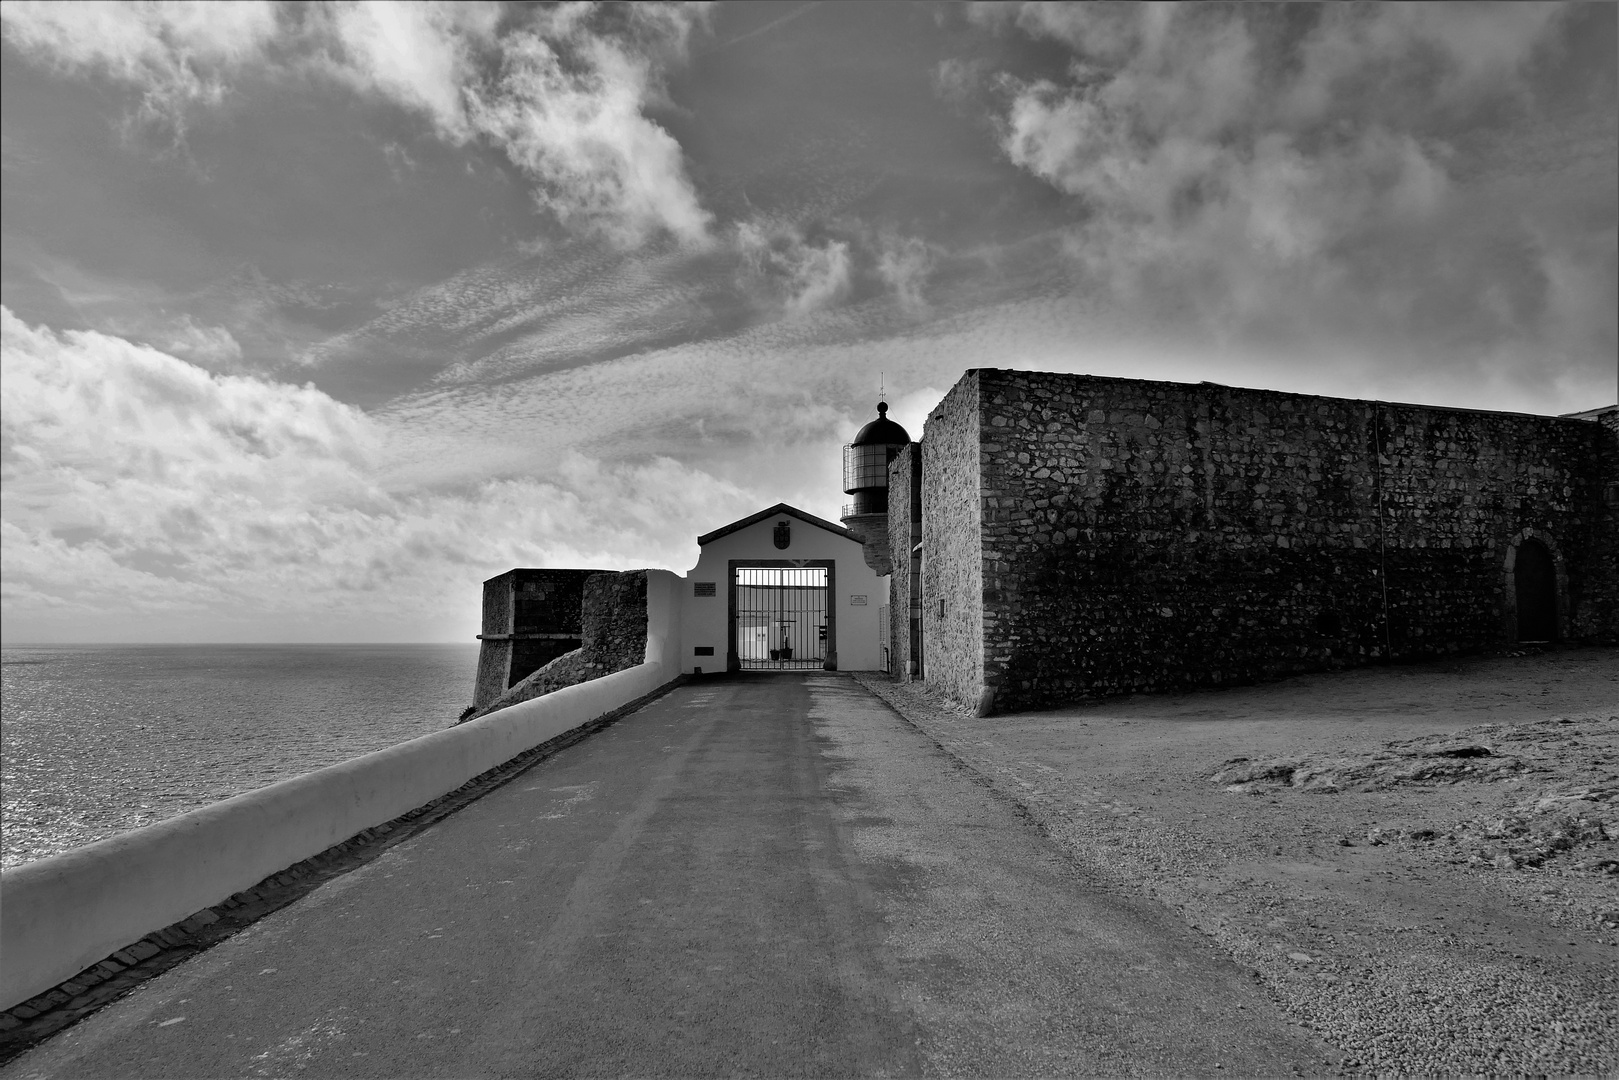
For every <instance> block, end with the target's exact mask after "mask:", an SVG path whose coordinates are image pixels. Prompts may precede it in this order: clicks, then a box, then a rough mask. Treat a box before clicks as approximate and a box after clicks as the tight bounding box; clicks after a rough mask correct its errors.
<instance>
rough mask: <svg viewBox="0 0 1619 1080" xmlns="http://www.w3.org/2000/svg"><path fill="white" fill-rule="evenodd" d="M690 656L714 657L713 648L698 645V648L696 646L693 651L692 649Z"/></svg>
mask: <svg viewBox="0 0 1619 1080" xmlns="http://www.w3.org/2000/svg"><path fill="white" fill-rule="evenodd" d="M691 654H692V655H693V656H713V655H714V646H712V645H699V646H697V647H696V648H695V649H693V650H692V651H691Z"/></svg>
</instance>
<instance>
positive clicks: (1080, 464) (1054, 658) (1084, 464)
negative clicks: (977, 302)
mask: <svg viewBox="0 0 1619 1080" xmlns="http://www.w3.org/2000/svg"><path fill="white" fill-rule="evenodd" d="M922 460H923V479H922V487H923V498H924V503H925V506H926V515H925V519H924V524H923V544H924V549H923V550H924V557H925V562H924V571H923V578H924V587H925V601H924V603H925V605H926V606H927V607H928V608H929V609H930V610H926V611H924V618H925V620H926V621H925V626H926V632H925V637H926V642H925V648H926V660H927V671H926V677H927V678H928V679H929V680H930V681H937V682H938V683H939V684H940V685H941V686H942V688H943V689H945V690H946V692H948V693H949V694H950V695H951V696H952V697H954V698H956V699H957V700H959V701H961V702H962V703H963V704H966V705H969V706H973V705H976V706H978V707H979V709H980V711H981V712H982V711H986V710H987V708H988V702H990V701H992V702H993V707H994V708H995V709H996V710H997V711H1000V710H1003V709H1028V708H1041V707H1049V706H1054V705H1057V704H1061V703H1065V702H1070V701H1074V700H1076V699H1079V698H1083V697H1094V696H1101V695H1108V694H1118V693H1128V692H1140V691H1164V690H1178V689H1189V688H1196V687H1215V686H1227V685H1232V684H1237V683H1246V682H1253V681H1257V680H1262V679H1270V678H1276V677H1281V676H1285V675H1289V674H1293V673H1297V672H1305V671H1320V670H1325V669H1332V668H1340V667H1346V666H1352V665H1358V664H1364V663H1368V662H1374V661H1380V660H1385V659H1393V660H1406V659H1417V658H1422V657H1431V656H1435V655H1440V654H1445V653H1453V652H1462V651H1472V650H1478V649H1481V648H1485V647H1488V646H1491V645H1495V644H1501V643H1506V642H1511V641H1513V640H1515V634H1516V624H1515V622H1514V604H1515V601H1514V599H1513V592H1512V579H1511V576H1510V574H1509V572H1508V565H1509V561H1508V555H1509V552H1512V551H1514V550H1515V549H1516V545H1517V544H1519V543H1520V542H1521V541H1522V540H1523V539H1524V538H1526V537H1531V536H1532V537H1535V538H1538V539H1540V540H1541V541H1542V542H1543V543H1545V544H1546V546H1547V548H1548V549H1550V550H1551V552H1552V554H1553V556H1554V558H1555V560H1556V562H1557V566H1558V580H1559V585H1560V590H1561V595H1560V597H1559V602H1560V605H1561V607H1560V611H1561V618H1560V621H1561V628H1562V633H1563V636H1564V637H1568V638H1573V639H1578V640H1585V641H1589V642H1594V643H1609V644H1613V643H1619V631H1616V624H1615V620H1616V618H1619V616H1616V606H1619V605H1616V594H1619V555H1616V552H1615V547H1616V543H1615V537H1616V533H1619V524H1616V522H1615V509H1614V508H1613V507H1611V506H1609V505H1607V504H1606V502H1605V500H1604V491H1603V486H1604V481H1605V480H1612V479H1619V420H1616V418H1615V416H1614V415H1613V414H1611V413H1610V414H1608V415H1605V416H1602V417H1599V418H1598V419H1597V420H1595V421H1593V420H1591V419H1572V418H1555V417H1540V416H1525V415H1519V414H1509V413H1486V412H1472V411H1462V410H1453V409H1443V408H1429V407H1422V406H1413V405H1394V404H1386V403H1380V402H1371V401H1352V400H1344V399H1337V398H1325V397H1313V396H1307V395H1301V394H1284V393H1277V392H1273V391H1263V390H1245V389H1234V388H1228V387H1223V386H1216V385H1213V384H1208V383H1204V384H1201V385H1191V384H1180V383H1160V382H1145V381H1141V380H1133V379H1111V378H1100V377H1094V376H1083V375H1066V374H1047V373H1038V372H1021V371H1002V370H994V369H980V370H975V371H969V372H968V373H967V374H966V375H965V376H964V377H963V378H962V380H961V381H960V382H958V383H957V384H956V386H955V387H954V388H953V389H952V390H951V391H950V393H949V394H948V395H946V397H945V399H944V401H942V402H941V403H940V405H939V407H938V408H937V409H935V410H934V412H933V414H932V415H930V416H929V418H928V426H927V437H926V440H925V442H924V443H923V445H922ZM939 598H943V599H944V601H945V614H944V616H943V617H942V618H941V617H940V616H939V614H938V599H939Z"/></svg>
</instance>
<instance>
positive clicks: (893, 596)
mask: <svg viewBox="0 0 1619 1080" xmlns="http://www.w3.org/2000/svg"><path fill="white" fill-rule="evenodd" d="M888 482H889V488H888V547H889V552H890V559H889V579H888V641H889V660H888V669H889V673H890V674H892V675H893V676H894V677H896V678H901V679H908V678H920V677H921V672H920V670H919V669H920V667H921V655H920V648H921V644H922V641H921V637H922V635H921V633H920V628H921V626H920V624H921V620H922V608H921V594H920V587H921V584H922V583H921V581H919V580H916V579H917V578H919V577H920V574H921V558H920V556H919V555H917V554H915V549H916V547H917V545H918V544H920V543H921V542H922V446H921V444H920V443H911V444H910V445H909V446H905V447H902V448H901V449H900V451H899V453H898V454H897V455H896V456H895V458H894V460H893V461H891V462H889V464H888ZM913 628H914V629H915V630H917V631H918V632H917V633H915V634H914V635H913V633H912V631H913Z"/></svg>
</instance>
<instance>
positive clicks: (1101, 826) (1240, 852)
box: [857, 649, 1619, 1075]
mask: <svg viewBox="0 0 1619 1080" xmlns="http://www.w3.org/2000/svg"><path fill="white" fill-rule="evenodd" d="M857 677H859V678H860V679H861V681H862V682H864V683H866V685H868V686H869V687H870V688H871V689H872V690H873V691H875V692H876V693H878V694H879V695H880V696H882V697H883V698H884V699H886V700H887V701H888V702H889V703H890V704H891V705H893V706H894V707H895V708H896V709H897V710H898V711H899V712H900V713H901V714H902V715H904V716H905V717H906V718H907V719H909V720H910V721H911V722H912V723H914V724H915V725H916V726H917V727H919V728H920V729H921V730H923V731H924V732H926V733H927V734H928V735H930V736H932V737H933V738H934V739H935V740H936V741H937V742H938V743H939V744H940V745H941V746H942V747H943V748H944V749H945V750H946V751H947V752H949V753H951V754H952V755H953V756H955V757H956V758H957V759H958V760H959V761H961V762H962V763H963V764H965V765H967V766H968V767H969V768H971V769H973V770H974V771H976V772H977V773H979V774H980V775H981V776H982V777H984V778H985V779H986V780H987V781H989V782H990V783H991V784H992V785H994V786H995V787H996V788H997V789H999V790H1000V791H1001V792H1003V793H1004V794H1006V795H1008V796H1009V797H1010V798H1011V799H1013V800H1014V801H1015V802H1017V803H1018V804H1020V805H1022V806H1023V807H1024V808H1025V809H1026V810H1027V811H1028V813H1029V814H1030V815H1031V816H1032V817H1033V818H1034V819H1035V820H1036V821H1038V822H1039V823H1040V824H1041V825H1042V827H1043V828H1044V829H1045V830H1046V832H1047V833H1048V835H1049V836H1050V837H1051V838H1052V840H1053V841H1055V842H1056V843H1057V844H1058V845H1060V846H1061V847H1062V848H1064V849H1065V851H1066V852H1067V853H1068V854H1069V855H1070V856H1071V857H1072V858H1074V859H1076V860H1078V861H1079V862H1080V863H1081V864H1082V865H1084V866H1086V867H1087V868H1089V869H1090V870H1092V871H1094V872H1095V873H1098V874H1101V875H1103V876H1105V877H1106V878H1108V879H1110V880H1112V881H1113V882H1114V883H1116V884H1117V885H1119V886H1121V887H1123V888H1126V889H1130V890H1134V891H1137V892H1139V893H1141V894H1144V895H1149V896H1153V897H1155V898H1157V899H1158V900H1161V901H1163V902H1164V903H1166V904H1168V905H1169V906H1170V907H1171V908H1173V909H1175V910H1177V911H1178V912H1179V913H1180V915H1181V916H1182V918H1184V919H1185V920H1186V921H1187V923H1188V924H1190V925H1191V926H1193V927H1195V928H1196V929H1198V930H1199V931H1201V932H1202V933H1204V934H1206V935H1208V936H1209V937H1210V938H1212V939H1213V940H1214V941H1216V942H1217V943H1218V944H1219V945H1220V946H1221V947H1223V948H1224V949H1225V950H1226V951H1227V952H1228V953H1229V954H1230V955H1231V956H1232V957H1233V959H1235V960H1236V961H1238V962H1239V963H1240V964H1242V965H1244V966H1246V967H1248V968H1250V969H1252V970H1253V971H1254V972H1256V973H1257V974H1258V975H1259V977H1260V978H1261V979H1262V980H1263V983H1264V985H1265V987H1266V988H1267V990H1268V991H1269V992H1270V994H1271V995H1272V997H1273V998H1274V999H1275V1000H1276V1001H1277V1003H1278V1004H1279V1005H1280V1006H1281V1007H1282V1008H1283V1009H1284V1010H1285V1011H1286V1012H1287V1013H1288V1014H1289V1015H1290V1016H1291V1017H1293V1018H1294V1019H1296V1020H1298V1021H1300V1022H1302V1023H1304V1024H1306V1025H1307V1026H1309V1027H1310V1028H1311V1029H1313V1030H1314V1031H1316V1032H1317V1033H1318V1034H1319V1035H1321V1036H1322V1037H1323V1038H1324V1039H1325V1040H1326V1041H1328V1042H1329V1043H1331V1044H1333V1045H1334V1046H1336V1047H1337V1048H1338V1049H1340V1050H1341V1051H1343V1052H1344V1054H1345V1063H1344V1067H1345V1069H1346V1071H1348V1072H1351V1073H1393V1074H1401V1073H1500V1072H1514V1073H1518V1072H1524V1073H1561V1074H1570V1073H1572V1074H1609V1075H1611V1074H1613V1073H1615V1072H1616V1071H1619V1004H1616V1003H1619V843H1616V842H1615V841H1616V840H1619V653H1616V652H1615V651H1613V650H1597V649H1567V650H1559V651H1555V652H1549V653H1546V654H1544V655H1530V656H1506V657H1494V658H1480V659H1473V660H1466V661H1460V662H1457V661H1450V662H1445V663H1438V664H1430V665H1417V666H1412V667H1401V668H1388V669H1375V670H1363V671H1356V672H1345V673H1337V674H1332V675H1321V676H1309V677H1304V678H1298V679H1291V680H1288V681H1286V682H1283V683H1277V684H1273V685H1270V686H1264V687H1253V688H1248V689H1240V690H1232V691H1216V692H1209V693H1201V694H1187V695H1175V696H1167V695H1166V696H1153V697H1135V698H1125V699H1117V700H1111V701H1107V702H1102V703H1098V704H1094V705H1087V706H1082V707H1075V708H1069V709H1064V710H1059V711H1054V712H1042V713H1025V714H1017V715H1009V716H999V717H992V718H988V719H978V718H975V717H972V716H970V715H968V714H967V713H966V712H965V711H963V710H961V709H958V708H957V707H955V706H954V705H953V704H951V703H950V702H948V701H945V700H943V699H942V698H939V697H937V696H934V695H930V694H929V693H928V691H927V690H926V688H925V684H896V683H892V682H890V681H888V680H887V679H886V678H884V677H883V676H881V675H877V676H869V675H860V676H857Z"/></svg>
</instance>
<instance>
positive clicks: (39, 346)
mask: <svg viewBox="0 0 1619 1080" xmlns="http://www.w3.org/2000/svg"><path fill="white" fill-rule="evenodd" d="M0 334H3V339H4V349H3V353H0V363H3V375H4V378H3V380H0V395H3V396H0V475H3V478H4V484H5V491H6V498H5V501H4V505H3V524H4V547H3V549H0V558H3V564H4V565H3V581H4V596H5V620H6V629H5V633H6V635H7V637H8V638H12V639H14V638H15V637H16V636H17V635H19V634H23V635H27V634H30V633H44V634H50V635H61V634H65V635H68V636H77V637H79V638H81V639H82V638H83V636H84V635H85V634H86V633H88V634H90V635H96V634H102V635H111V636H122V637H126V638H128V637H134V638H136V639H139V638H143V637H144V638H151V637H152V636H154V635H157V636H162V635H163V634H165V633H167V634H168V635H170V636H171V637H172V636H175V635H179V636H181V637H183V636H185V635H186V634H187V633H188V632H191V633H194V632H195V631H194V630H190V631H188V629H187V628H194V627H196V626H197V625H199V624H208V625H218V626H223V627H226V628H227V629H226V630H225V631H222V632H225V633H228V634H229V635H231V636H234V637H238V638H244V639H248V640H253V639H261V640H262V639H264V638H265V636H266V635H267V636H268V637H269V638H270V639H286V638H288V637H294V638H296V637H304V638H307V637H309V636H310V635H311V634H317V635H319V634H327V633H331V634H336V635H337V636H341V637H352V636H354V635H356V634H358V635H360V636H361V638H362V639H364V637H365V635H366V633H367V630H366V628H367V627H369V628H370V634H371V637H372V639H375V638H376V637H378V636H381V637H394V636H398V634H399V633H400V632H401V631H400V629H399V628H400V627H402V626H408V627H409V628H410V629H409V630H407V631H404V633H405V636H407V637H409V636H417V637H419V636H421V635H422V633H423V632H424V628H431V627H436V629H432V630H431V636H436V637H440V638H442V637H444V636H445V635H447V634H448V635H450V636H461V635H463V634H470V633H471V632H472V629H473V625H474V623H473V620H474V619H475V616H476V604H477V596H478V583H479V582H480V581H481V580H482V579H484V578H486V577H489V576H491V575H492V574H495V573H499V572H501V571H503V570H505V569H508V568H510V567H511V566H513V565H536V564H538V565H563V566H567V565H573V566H605V567H623V566H630V565H646V564H647V563H648V561H649V559H650V560H651V561H652V564H653V565H659V564H660V563H661V565H665V566H670V567H674V568H676V569H680V570H684V569H685V568H686V565H687V564H689V561H690V559H689V555H690V552H689V551H688V549H689V548H690V547H691V544H692V538H693V537H695V536H696V535H697V534H698V533H699V532H702V531H704V530H705V529H707V528H710V527H712V523H713V522H714V521H715V520H716V519H717V520H728V518H727V517H726V514H727V513H728V512H730V511H733V510H735V509H736V508H738V507H740V506H742V505H747V504H748V503H749V501H750V500H749V499H748V497H747V496H746V495H745V494H743V493H742V492H741V491H740V490H739V489H737V488H735V487H734V486H733V485H730V484H728V483H726V482H724V481H721V480H717V479H715V478H714V477H712V476H710V475H708V474H706V473H703V472H702V471H700V470H696V469H693V468H691V467H689V466H685V465H681V464H678V463H676V462H674V461H672V460H670V459H668V458H660V457H650V458H641V459H639V460H636V461H621V462H616V463H605V462H602V461H597V460H593V459H591V458H588V457H586V456H584V455H582V454H580V453H578V452H568V451H563V452H561V453H559V454H557V455H556V456H555V457H554V458H552V459H551V461H550V462H549V464H548V467H547V468H546V470H545V471H544V472H543V474H540V475H522V476H512V475H508V476H504V477H502V476H495V475H491V474H490V473H488V472H485V473H484V474H483V475H482V476H480V477H476V478H472V479H471V480H470V481H468V482H463V483H459V484H457V485H454V486H450V487H433V486H426V487H424V486H408V485H407V486H398V485H389V484H387V483H385V482H383V480H382V479H381V478H382V477H384V476H386V475H388V474H389V472H390V463H389V460H388V453H389V448H390V445H391V442H392V440H391V437H390V432H389V431H388V429H387V428H386V427H385V426H383V425H380V424H379V423H378V422H377V421H375V420H373V419H371V418H370V417H368V416H366V415H365V414H363V413H361V412H359V411H358V410H356V409H353V408H351V407H348V406H345V405H342V404H340V403H339V402H336V401H334V400H332V399H331V398H329V397H327V396H326V395H325V394H322V393H321V392H320V391H318V390H316V389H315V388H314V387H312V386H302V387H299V386H290V385H287V384H282V383H273V382H268V381H263V380H259V379H251V378H244V377H240V376H233V375H211V374H209V373H208V372H206V371H204V370H202V369H201V368H198V367H196V366H194V365H192V364H188V363H186V362H184V361H182V360H179V359H177V358H175V357H173V356H170V355H167V354H165V353H162V352H160V351H158V350H156V349H153V348H150V347H147V346H141V345H136V344H133V343H131V342H128V341H125V340H123V339H120V338H116V337H111V336H108V335H104V334H98V333H93V332H66V333H61V334H57V333H54V332H52V331H51V330H49V329H46V328H43V327H30V326H28V325H26V324H24V323H23V322H21V321H20V320H18V319H17V318H16V317H15V316H14V315H13V314H12V313H11V312H10V311H9V310H7V309H4V308H0ZM457 619H459V620H460V623H459V624H457V622H456V620H457ZM266 627H269V628H270V629H268V630H267V629H265V628H266Z"/></svg>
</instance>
